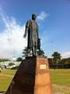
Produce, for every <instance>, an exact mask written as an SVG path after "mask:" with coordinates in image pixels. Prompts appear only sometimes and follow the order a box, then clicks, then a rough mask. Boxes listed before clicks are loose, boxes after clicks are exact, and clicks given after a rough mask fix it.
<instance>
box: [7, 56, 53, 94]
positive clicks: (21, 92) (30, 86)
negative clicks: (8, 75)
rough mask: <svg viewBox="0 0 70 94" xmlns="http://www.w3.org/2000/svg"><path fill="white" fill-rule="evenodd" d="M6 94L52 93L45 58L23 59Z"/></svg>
mask: <svg viewBox="0 0 70 94" xmlns="http://www.w3.org/2000/svg"><path fill="white" fill-rule="evenodd" d="M6 94H52V93H51V80H50V73H49V66H48V61H47V58H45V57H27V58H26V59H25V60H23V61H22V63H21V64H20V66H19V69H18V71H17V72H16V74H15V76H14V78H13V80H12V82H11V84H10V86H9V88H8V90H7V92H6Z"/></svg>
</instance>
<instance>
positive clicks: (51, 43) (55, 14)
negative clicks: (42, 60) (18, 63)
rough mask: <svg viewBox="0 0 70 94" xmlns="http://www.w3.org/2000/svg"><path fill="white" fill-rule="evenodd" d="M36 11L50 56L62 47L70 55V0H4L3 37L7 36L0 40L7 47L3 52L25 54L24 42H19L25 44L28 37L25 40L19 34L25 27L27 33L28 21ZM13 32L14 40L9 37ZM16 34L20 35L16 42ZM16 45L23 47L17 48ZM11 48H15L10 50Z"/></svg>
mask: <svg viewBox="0 0 70 94" xmlns="http://www.w3.org/2000/svg"><path fill="white" fill-rule="evenodd" d="M32 13H35V14H36V15H37V16H38V18H39V19H38V20H37V21H38V24H39V35H40V38H41V42H42V43H41V44H42V49H43V50H44V51H45V54H46V55H47V56H48V57H50V56H51V55H52V53H53V52H54V51H58V52H60V53H61V54H62V56H63V57H70V44H69V43H70V0H0V36H2V37H1V40H2V39H4V42H3V43H2V41H1V42H0V44H1V45H2V44H3V45H4V46H5V47H6V48H5V47H4V48H3V49H2V51H3V52H2V51H1V53H2V56H4V54H3V53H5V52H6V53H7V54H5V56H11V55H12V56H19V55H20V54H21V52H22V51H21V48H24V45H20V44H19V43H21V42H22V43H23V44H25V43H26V42H24V41H26V40H25V39H24V40H23V41H21V40H22V39H20V38H19V40H20V41H19V42H18V37H20V36H18V34H19V33H20V32H21V31H23V33H24V26H25V23H26V21H27V20H28V19H30V18H31V14H32ZM7 25H8V26H7ZM11 26H12V30H11ZM14 28H15V29H14ZM9 29H10V30H9ZM22 29H23V30H22ZM16 30H17V31H18V33H17V35H16V32H17V31H16ZM19 31H20V32H19ZM11 32H13V33H11ZM8 33H9V34H8ZM23 33H22V34H23ZM11 34H13V35H11ZM19 35H21V34H19ZM9 36H10V41H5V40H7V38H8V37H9ZM4 37H5V38H4ZM13 37H17V38H15V39H14V40H15V43H14V41H12V38H13ZM21 37H22V36H21ZM16 40H17V41H16ZM11 42H12V43H11ZM4 43H5V44H4ZM16 43H17V44H16ZM22 43H21V44H22ZM10 45H11V46H12V48H11V47H10ZM14 45H15V46H14ZM16 45H17V46H18V45H20V46H21V47H20V46H19V47H18V48H17V47H16ZM1 47H2V46H0V49H1ZM7 47H8V48H7ZM10 48H11V49H12V51H10V50H8V49H10ZM19 51H20V52H19ZM14 54H15V55H14ZM0 56H1V55H0Z"/></svg>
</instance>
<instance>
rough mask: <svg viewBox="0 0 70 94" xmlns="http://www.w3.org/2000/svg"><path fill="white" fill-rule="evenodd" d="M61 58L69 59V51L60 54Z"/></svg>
mask: <svg viewBox="0 0 70 94" xmlns="http://www.w3.org/2000/svg"><path fill="white" fill-rule="evenodd" d="M61 56H62V58H69V57H70V51H69V52H64V53H62V54H61Z"/></svg>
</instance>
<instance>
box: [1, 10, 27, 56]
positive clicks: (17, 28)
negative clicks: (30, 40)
mask: <svg viewBox="0 0 70 94" xmlns="http://www.w3.org/2000/svg"><path fill="white" fill-rule="evenodd" d="M0 20H1V21H2V22H3V23H4V24H5V28H4V30H3V31H2V32H0V57H9V58H11V57H13V56H17V55H21V53H22V50H23V49H24V48H25V46H26V45H27V42H26V39H24V38H23V35H24V31H25V25H22V26H21V25H20V24H19V23H18V22H17V21H16V19H15V18H14V17H8V16H5V15H4V14H3V13H2V11H0Z"/></svg>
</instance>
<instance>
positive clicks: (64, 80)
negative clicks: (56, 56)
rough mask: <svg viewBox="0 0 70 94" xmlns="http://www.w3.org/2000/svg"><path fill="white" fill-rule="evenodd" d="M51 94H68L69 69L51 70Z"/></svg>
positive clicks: (69, 91)
mask: <svg viewBox="0 0 70 94" xmlns="http://www.w3.org/2000/svg"><path fill="white" fill-rule="evenodd" d="M50 71H51V79H52V84H53V85H52V86H53V92H54V93H53V94H70V69H55V70H54V69H52V70H50Z"/></svg>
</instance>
